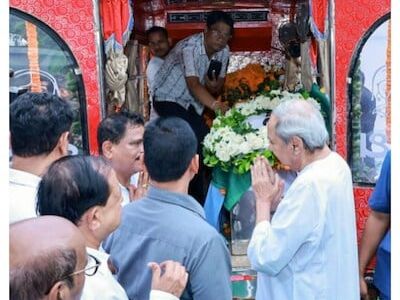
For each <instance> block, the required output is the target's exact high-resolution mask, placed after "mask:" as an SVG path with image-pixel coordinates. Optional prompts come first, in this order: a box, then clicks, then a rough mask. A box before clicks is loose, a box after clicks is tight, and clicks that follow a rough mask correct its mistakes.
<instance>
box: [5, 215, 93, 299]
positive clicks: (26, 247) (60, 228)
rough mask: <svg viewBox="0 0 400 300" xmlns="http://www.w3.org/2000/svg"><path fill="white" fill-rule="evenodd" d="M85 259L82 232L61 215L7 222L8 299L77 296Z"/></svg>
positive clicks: (74, 297)
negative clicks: (8, 226) (8, 236)
mask: <svg viewBox="0 0 400 300" xmlns="http://www.w3.org/2000/svg"><path fill="white" fill-rule="evenodd" d="M87 262H88V259H87V255H86V251H85V240H84V238H83V236H82V234H81V232H80V231H79V230H78V228H77V227H76V226H75V225H74V224H72V223H71V222H70V221H68V220H66V219H64V218H60V217H56V216H43V217H38V218H32V219H26V220H23V221H19V222H16V223H13V224H11V225H10V299H13V300H20V299H48V300H66V299H73V300H75V299H80V297H81V293H82V288H83V285H84V282H85V276H84V272H85V269H86V268H85V266H87ZM89 271H90V272H95V269H94V268H93V267H92V268H90V269H88V270H87V272H89Z"/></svg>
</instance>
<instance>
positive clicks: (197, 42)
mask: <svg viewBox="0 0 400 300" xmlns="http://www.w3.org/2000/svg"><path fill="white" fill-rule="evenodd" d="M228 58H229V47H228V46H226V47H225V48H224V49H222V50H221V51H219V52H217V53H215V54H214V55H213V56H212V57H211V59H214V60H218V61H220V62H221V63H222V68H221V73H220V75H219V77H225V73H226V68H227V64H228ZM211 59H209V58H208V56H207V53H206V49H205V47H204V34H203V32H201V33H197V34H194V35H191V36H189V37H187V38H185V39H183V40H181V41H180V42H178V43H177V44H176V46H175V47H174V48H173V49H172V50H171V51H170V52H169V54H168V56H167V57H166V58H165V61H164V63H163V65H162V66H161V67H160V69H159V70H158V73H157V74H156V77H155V82H154V98H155V99H154V100H155V101H170V102H175V103H177V104H179V105H181V106H182V107H184V108H185V109H188V108H189V106H190V105H192V106H193V107H194V109H195V110H196V112H197V113H198V114H199V115H201V114H202V113H203V110H204V106H203V104H201V103H200V102H199V101H197V100H196V99H195V98H194V97H193V95H192V94H191V92H190V90H189V88H188V86H187V84H186V80H185V77H189V76H195V77H198V78H199V81H200V83H201V84H202V85H204V84H205V76H206V74H207V70H208V66H209V64H210V60H211Z"/></svg>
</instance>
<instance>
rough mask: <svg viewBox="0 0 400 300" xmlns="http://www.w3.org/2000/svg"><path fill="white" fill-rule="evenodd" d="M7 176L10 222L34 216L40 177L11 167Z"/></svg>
mask: <svg viewBox="0 0 400 300" xmlns="http://www.w3.org/2000/svg"><path fill="white" fill-rule="evenodd" d="M9 176H10V178H9V184H8V188H9V203H10V211H9V212H10V216H9V217H10V219H9V221H10V224H11V223H14V222H17V221H20V220H24V219H29V218H34V217H36V216H37V215H36V194H37V188H38V185H39V182H40V180H41V178H40V177H39V176H36V175H34V174H32V173H28V172H24V171H20V170H16V169H12V168H10V169H9Z"/></svg>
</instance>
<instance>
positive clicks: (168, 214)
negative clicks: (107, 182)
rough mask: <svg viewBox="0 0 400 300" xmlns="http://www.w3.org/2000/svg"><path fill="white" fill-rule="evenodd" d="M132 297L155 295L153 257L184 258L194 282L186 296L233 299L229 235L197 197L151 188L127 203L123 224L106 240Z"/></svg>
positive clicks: (205, 299)
mask: <svg viewBox="0 0 400 300" xmlns="http://www.w3.org/2000/svg"><path fill="white" fill-rule="evenodd" d="M104 250H105V251H106V252H108V253H110V256H111V261H112V262H113V264H114V266H115V267H116V269H117V270H118V271H117V274H116V276H117V279H118V281H119V282H120V284H121V285H122V286H123V287H124V288H125V291H126V292H127V294H128V297H129V299H135V300H147V299H149V293H150V285H151V270H150V269H149V268H148V267H147V264H148V263H149V262H152V261H154V262H157V263H161V262H163V261H165V260H174V261H178V262H180V263H182V264H183V265H184V266H185V267H186V270H187V272H188V273H189V281H188V284H187V286H186V289H185V291H184V293H183V295H182V296H181V298H180V299H185V300H187V299H196V300H197V299H198V300H210V299H218V300H219V299H221V300H228V299H229V300H231V299H232V290H231V282H230V274H231V263H230V256H229V252H228V249H227V247H226V246H225V243H224V240H223V238H222V237H221V236H220V235H219V234H218V232H217V231H216V230H215V229H214V228H212V227H211V226H210V225H209V224H208V223H207V222H206V221H205V217H204V210H203V208H202V207H201V206H200V204H199V203H198V202H197V201H196V200H195V199H194V198H192V197H191V196H189V195H186V194H178V193H173V192H169V191H166V190H162V189H157V188H154V187H150V189H149V190H148V193H147V196H146V197H144V198H143V199H141V200H139V201H135V202H132V203H129V204H127V205H126V206H124V208H123V211H122V219H121V224H120V226H119V228H118V229H117V230H116V231H114V232H113V233H112V235H111V236H110V237H109V238H108V239H107V240H106V242H105V243H104Z"/></svg>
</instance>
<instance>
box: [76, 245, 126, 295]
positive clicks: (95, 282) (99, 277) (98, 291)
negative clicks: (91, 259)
mask: <svg viewBox="0 0 400 300" xmlns="http://www.w3.org/2000/svg"><path fill="white" fill-rule="evenodd" d="M86 251H87V253H88V254H90V255H93V256H95V257H96V258H97V259H98V260H99V261H100V262H101V264H100V266H99V269H98V270H97V272H96V274H94V275H93V276H86V278H85V285H84V287H83V291H82V297H81V300H96V299H107V300H128V296H127V295H126V293H125V290H124V289H123V288H122V286H121V285H120V284H119V283H118V281H117V280H116V279H115V278H114V276H113V274H112V273H111V271H110V269H109V268H108V263H107V260H108V257H109V255H108V254H107V253H105V252H104V251H101V250H97V249H93V248H89V247H86Z"/></svg>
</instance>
